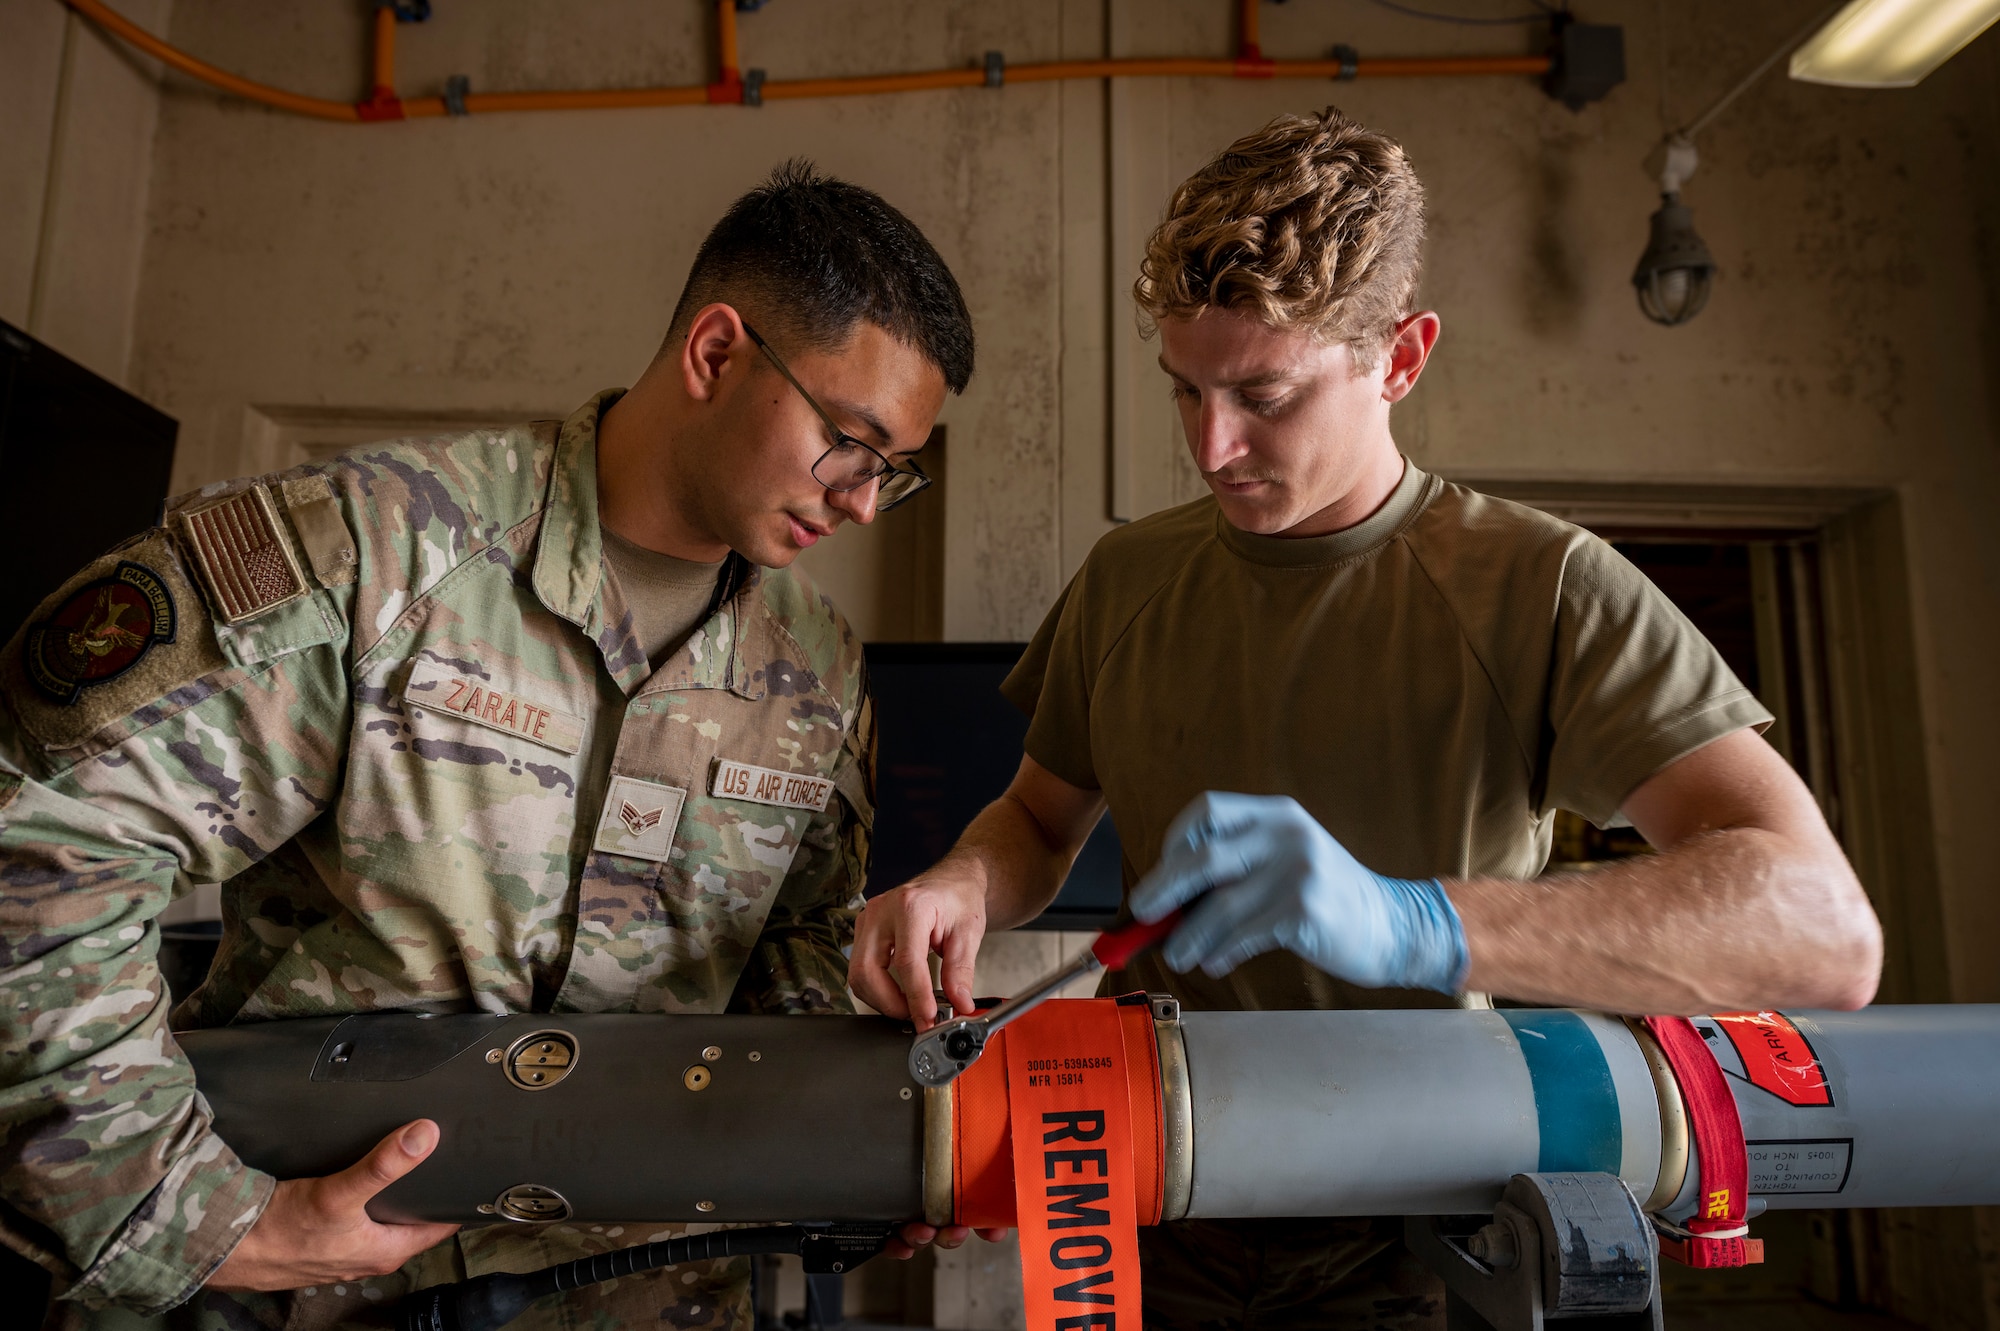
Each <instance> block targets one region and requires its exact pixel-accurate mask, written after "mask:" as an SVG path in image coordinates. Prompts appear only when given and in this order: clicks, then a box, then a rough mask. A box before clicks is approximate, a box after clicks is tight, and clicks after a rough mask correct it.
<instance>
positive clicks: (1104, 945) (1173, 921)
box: [1090, 911, 1181, 971]
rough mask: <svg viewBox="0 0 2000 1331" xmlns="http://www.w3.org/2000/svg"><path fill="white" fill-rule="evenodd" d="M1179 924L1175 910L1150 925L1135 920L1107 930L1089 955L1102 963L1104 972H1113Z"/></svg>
mask: <svg viewBox="0 0 2000 1331" xmlns="http://www.w3.org/2000/svg"><path fill="white" fill-rule="evenodd" d="M1180 922H1181V913H1180V912H1179V911H1175V912H1174V913H1173V914H1171V915H1169V916H1167V917H1166V918H1165V919H1163V920H1156V921H1154V922H1153V923H1152V924H1140V923H1139V922H1138V921H1137V920H1134V921H1133V922H1132V923H1130V924H1128V925H1125V926H1124V927H1123V928H1119V929H1106V930H1105V931H1104V932H1103V933H1101V934H1099V935H1098V936H1097V941H1096V942H1094V943H1092V944H1091V945H1090V954H1091V955H1092V956H1094V957H1096V958H1097V959H1098V960H1099V961H1100V962H1102V963H1104V969H1106V970H1108V971H1115V970H1117V969H1118V968H1119V967H1121V966H1123V965H1124V964H1125V963H1126V962H1128V961H1130V960H1131V959H1132V958H1134V957H1136V956H1138V955H1139V954H1140V953H1141V952H1144V951H1145V950H1146V949H1147V948H1149V947H1151V946H1152V945H1153V944H1155V943H1157V942H1159V941H1160V940H1161V939H1162V938H1165V937H1166V936H1167V935H1168V934H1170V933H1172V932H1173V931H1174V926H1175V925H1177V924H1179V923H1180Z"/></svg>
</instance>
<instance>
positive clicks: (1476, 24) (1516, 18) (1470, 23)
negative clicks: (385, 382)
mask: <svg viewBox="0 0 2000 1331" xmlns="http://www.w3.org/2000/svg"><path fill="white" fill-rule="evenodd" d="M1375 3H1376V4H1378V5H1380V6H1382V8H1384V9H1389V10H1394V11H1395V12H1396V13H1398V14H1402V15H1404V16H1406V17H1408V18H1420V19H1428V20H1429V21H1431V22H1432V23H1459V24H1463V25H1465V26H1466V27H1472V28H1489V27H1491V28H1497V27H1505V26H1507V25H1509V24H1514V23H1543V22H1546V21H1547V20H1548V19H1549V18H1550V17H1551V16H1552V15H1554V14H1558V13H1562V12H1564V11H1563V10H1558V9H1556V8H1555V7H1554V6H1551V5H1548V4H1544V3H1543V0H1529V3H1530V4H1533V5H1534V6H1535V10H1536V12H1535V13H1533V14H1511V15H1508V16H1506V17H1504V18H1472V17H1470V16H1468V15H1465V14H1440V13H1438V12H1436V11H1435V10H1430V9H1418V8H1416V7H1415V6H1412V5H1405V4H1399V3H1397V0H1375Z"/></svg>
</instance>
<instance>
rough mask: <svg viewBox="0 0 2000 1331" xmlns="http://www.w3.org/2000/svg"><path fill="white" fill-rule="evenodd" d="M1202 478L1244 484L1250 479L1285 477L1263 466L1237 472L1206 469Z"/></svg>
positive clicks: (1225, 483) (1278, 478)
mask: <svg viewBox="0 0 2000 1331" xmlns="http://www.w3.org/2000/svg"><path fill="white" fill-rule="evenodd" d="M1201 478H1202V479H1203V480H1205V481H1221V482H1222V483H1223V484H1224V485H1243V484H1245V483H1247V482H1250V481H1282V480H1283V479H1284V477H1283V476H1281V475H1279V474H1278V473H1277V472H1275V471H1271V470H1269V469H1267V468H1262V467H1259V468H1256V469H1253V470H1250V471H1236V472H1232V471H1204V472H1202V474H1201Z"/></svg>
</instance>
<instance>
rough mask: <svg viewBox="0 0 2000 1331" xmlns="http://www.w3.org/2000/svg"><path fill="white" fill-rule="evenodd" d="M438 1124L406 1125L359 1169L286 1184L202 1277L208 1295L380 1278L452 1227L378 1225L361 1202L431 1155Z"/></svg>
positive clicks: (454, 1229)
mask: <svg viewBox="0 0 2000 1331" xmlns="http://www.w3.org/2000/svg"><path fill="white" fill-rule="evenodd" d="M437 1144H438V1126H437V1124H435V1123H433V1122H431V1121H430V1120H429V1119H427V1118H420V1119H418V1120H417V1121H416V1122H414V1123H406V1124H404V1125H403V1126H402V1127H400V1128H398V1129H396V1131H394V1132H392V1133H390V1134H389V1135H388V1136H386V1137H384V1138H383V1139H382V1140H381V1141H380V1142H379V1143H377V1145H376V1147H375V1149H374V1150H372V1151H370V1152H369V1153H368V1154H367V1155H366V1156H364V1157H362V1159H361V1161H360V1163H358V1164H355V1165H351V1166H349V1167H348V1168H346V1169H343V1170H341V1171H340V1172H339V1173H338V1174H329V1175H327V1176H326V1177H325V1178H301V1179H286V1180H284V1181H283V1182H281V1183H279V1184H278V1188H277V1191H276V1192H274V1193H272V1194H271V1201H270V1204H269V1205H268V1206H266V1207H265V1208H264V1213H263V1214H262V1215H261V1216H259V1217H257V1223H256V1224H254V1225H252V1226H251V1227H250V1232H249V1233H248V1234H245V1235H244V1236H243V1241H242V1242H241V1243H239V1244H237V1245H236V1251H234V1252H232V1253H230V1254H229V1259H228V1260H227V1261H225V1262H223V1264H222V1265H221V1266H219V1267H217V1268H216V1269H215V1274H214V1275H212V1276H210V1277H209V1280H208V1285H209V1288H211V1289H219V1290H280V1289H302V1288H304V1287H305V1286H308V1285H331V1284H334V1283H336V1282H338V1281H342V1280H360V1279H363V1278H365V1277H367V1276H383V1275H388V1274H389V1273H390V1272H391V1271H394V1270H395V1269H396V1268H397V1267H399V1266H401V1265H402V1264H403V1263H404V1262H407V1261H409V1260H410V1259H411V1258H412V1257H415V1256H416V1255H417V1254H418V1253H420V1252H422V1251H423V1250H424V1249H426V1248H428V1247H431V1246H432V1245H434V1244H437V1243H441V1242H443V1241H444V1240H445V1239H447V1238H449V1237H451V1235H453V1234H455V1233H457V1232H458V1226H457V1225H385V1224H382V1223H380V1222H379V1221H376V1220H373V1219H370V1218H369V1215H368V1211H367V1209H366V1208H367V1205H368V1202H369V1199H370V1198H372V1197H374V1195H375V1194H376V1193H378V1192H380V1191H382V1189H384V1188H386V1187H388V1186H389V1185H390V1184H391V1183H394V1182H395V1181H396V1180H397V1179H399V1178H401V1177H403V1175H405V1174H407V1173H409V1172H410V1171H411V1170H412V1169H415V1168H416V1167H417V1166H418V1165H420V1164H422V1163H423V1161H424V1158H425V1157H426V1156H428V1155H429V1154H430V1153H431V1152H432V1151H433V1150H436V1149H437Z"/></svg>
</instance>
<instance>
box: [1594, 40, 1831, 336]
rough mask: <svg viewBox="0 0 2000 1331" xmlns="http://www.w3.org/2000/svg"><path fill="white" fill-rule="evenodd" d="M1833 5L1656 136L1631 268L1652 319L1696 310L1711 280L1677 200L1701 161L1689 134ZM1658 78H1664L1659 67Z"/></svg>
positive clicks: (1708, 263) (1702, 248)
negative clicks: (1640, 246) (1643, 230)
mask: <svg viewBox="0 0 2000 1331" xmlns="http://www.w3.org/2000/svg"><path fill="white" fill-rule="evenodd" d="M1838 8H1840V4H1839V3H1835V4H1832V5H1829V6H1828V7H1827V8H1825V9H1823V10H1821V11H1820V12H1819V13H1817V14H1815V15H1814V16H1813V19H1812V22H1810V23H1808V24H1806V25H1805V26H1804V27H1802V28H1800V29H1799V30H1798V31H1797V32H1795V33H1793V34H1792V35H1791V36H1790V37H1788V38H1786V39H1785V41H1784V42H1783V43H1782V44H1781V45H1780V46H1779V47H1778V49H1776V50H1775V51H1773V52H1771V54H1769V55H1767V56H1765V57H1764V59H1763V60H1762V61H1761V62H1760V63H1759V64H1758V65H1757V67H1756V68H1755V69H1753V70H1751V71H1750V72H1749V73H1748V74H1746V75H1744V76H1743V77H1742V78H1740V79H1738V80H1737V81H1736V83H1735V84H1734V85H1733V86H1732V87H1731V88H1730V89H1729V91H1727V92H1725V93H1723V94H1722V96H1720V97H1718V98H1716V99H1715V101H1713V102H1712V103H1710V104H1709V107H1708V109H1707V110H1706V111H1703V112H1702V113H1701V114H1700V115H1698V116H1696V117H1695V118H1694V119H1693V120H1690V121H1689V122H1688V123H1687V124H1686V125H1683V126H1682V127H1681V128H1679V129H1677V130H1674V131H1672V132H1671V133H1669V134H1668V135H1667V136H1666V138H1665V139H1664V140H1663V141H1662V143H1661V145H1660V146H1661V149H1662V152H1663V162H1662V165H1661V168H1660V206H1659V208H1658V209H1657V210H1656V211H1655V212H1654V213H1653V217H1652V232H1651V235H1650V237H1649V238H1648V240H1647V243H1646V252H1645V253H1643V254H1641V255H1640V256H1639V265H1638V267H1636V268H1634V269H1633V270H1632V285H1633V286H1634V287H1635V288H1637V290H1638V293H1639V309H1640V310H1641V311H1642V312H1643V313H1644V314H1645V316H1646V317H1647V318H1648V319H1651V320H1652V321H1653V322H1654V323H1657V324H1666V325H1667V326H1668V327H1672V326H1674V325H1676V324H1684V323H1686V322H1687V321H1688V320H1690V319H1692V318H1694V316H1695V315H1697V314H1700V313H1701V310H1702V307H1703V306H1704V305H1706V304H1708V295H1709V291H1710V288H1711V287H1712V286H1713V285H1714V282H1715V271H1716V265H1715V257H1714V256H1713V255H1712V254H1710V253H1709V252H1708V246H1707V245H1706V244H1704V243H1703V242H1702V239H1701V236H1700V235H1699V234H1697V233H1696V231H1695V229H1694V213H1693V211H1692V210H1690V209H1689V208H1688V206H1687V205H1686V204H1684V203H1682V202H1681V186H1683V185H1685V184H1686V183H1687V182H1688V178H1689V177H1690V176H1692V175H1694V172H1695V168H1696V167H1698V166H1699V165H1701V155H1700V154H1699V153H1697V152H1696V151H1695V146H1694V136H1695V135H1697V134H1699V133H1701V131H1702V130H1704V129H1707V128H1708V126H1709V124H1710V123H1711V122H1712V121H1714V120H1715V118H1716V117H1717V116H1719V115H1721V114H1722V113H1723V112H1724V111H1725V110H1727V109H1728V108H1729V106H1730V104H1731V103H1732V102H1734V101H1735V100H1736V99H1737V98H1738V97H1740V96H1742V95H1743V94H1744V92H1746V91H1748V89H1749V88H1750V85H1751V84H1753V83H1755V82H1756V81H1757V80H1758V79H1761V78H1763V77H1764V75H1765V74H1766V73H1768V72H1769V71H1770V68H1771V66H1773V65H1775V64H1777V63H1778V61H1779V60H1781V59H1783V58H1784V56H1785V53H1786V52H1788V51H1790V50H1792V48H1794V47H1796V46H1797V45H1798V44H1799V43H1800V42H1802V41H1804V40H1805V39H1806V38H1807V37H1808V36H1810V35H1811V34H1812V33H1813V32H1814V30H1816V29H1817V28H1818V27H1819V26H1820V24H1822V23H1824V22H1825V21H1826V20H1827V18H1828V17H1829V16H1830V15H1831V14H1832V13H1833V12H1834V10H1836V9H1838ZM1661 77H1662V78H1664V77H1665V74H1664V72H1663V73H1662V75H1661Z"/></svg>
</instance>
